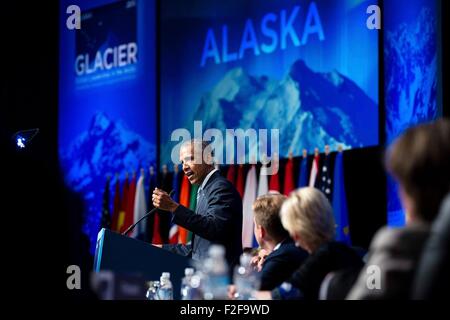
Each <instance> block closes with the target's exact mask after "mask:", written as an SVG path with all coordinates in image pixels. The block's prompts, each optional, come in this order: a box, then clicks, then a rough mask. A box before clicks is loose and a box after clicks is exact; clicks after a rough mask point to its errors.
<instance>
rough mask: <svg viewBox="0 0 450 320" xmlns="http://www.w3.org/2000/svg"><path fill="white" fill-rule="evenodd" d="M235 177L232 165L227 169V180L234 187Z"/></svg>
mask: <svg viewBox="0 0 450 320" xmlns="http://www.w3.org/2000/svg"><path fill="white" fill-rule="evenodd" d="M235 176H236V169H235V168H234V164H232V165H230V166H229V167H228V171H227V179H228V181H230V182H231V183H232V184H233V186H235V185H236V181H235Z"/></svg>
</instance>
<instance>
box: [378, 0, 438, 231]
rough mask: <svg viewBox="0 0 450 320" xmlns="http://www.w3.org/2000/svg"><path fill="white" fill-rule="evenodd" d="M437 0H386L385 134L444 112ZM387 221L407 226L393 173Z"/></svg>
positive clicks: (396, 133) (397, 132)
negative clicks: (441, 93) (442, 106)
mask: <svg viewBox="0 0 450 320" xmlns="http://www.w3.org/2000/svg"><path fill="white" fill-rule="evenodd" d="M438 4H439V1H437V0H414V1H406V0H396V1H385V5H384V19H385V22H384V26H385V27H384V28H385V29H384V66H385V67H384V68H385V75H384V76H385V88H384V90H385V99H386V101H385V102H386V138H387V143H388V144H389V143H391V142H392V141H393V140H394V139H395V138H397V137H398V136H399V135H400V134H401V133H402V132H404V131H405V130H406V129H407V128H409V127H412V126H414V125H417V124H419V123H423V122H428V121H431V120H434V119H436V118H437V117H438V116H440V114H441V110H440V106H441V101H440V98H439V94H438V92H439V91H440V88H439V86H440V85H441V84H440V81H439V78H440V75H439V74H440V69H439V65H440V64H439V52H438V51H439V50H438V43H439V42H440V40H439V37H440V35H439V32H438V21H437V18H436V17H438V16H439V14H440V13H439V10H438ZM387 192H388V194H387V200H388V208H387V209H388V224H389V225H391V226H402V225H404V223H405V215H404V212H403V209H402V206H401V203H400V200H399V197H398V195H397V184H396V183H395V182H394V180H393V179H392V178H391V177H388V190H387Z"/></svg>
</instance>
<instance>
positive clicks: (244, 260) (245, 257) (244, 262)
mask: <svg viewBox="0 0 450 320" xmlns="http://www.w3.org/2000/svg"><path fill="white" fill-rule="evenodd" d="M239 262H240V263H241V266H245V267H246V266H249V265H250V263H251V262H252V256H251V255H249V254H246V253H243V254H242V255H241V257H240V259H239Z"/></svg>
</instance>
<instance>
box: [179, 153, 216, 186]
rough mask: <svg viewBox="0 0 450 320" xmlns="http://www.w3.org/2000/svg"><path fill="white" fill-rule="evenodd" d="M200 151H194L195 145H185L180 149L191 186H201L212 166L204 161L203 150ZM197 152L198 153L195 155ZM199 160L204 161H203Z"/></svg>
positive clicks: (184, 169)
mask: <svg viewBox="0 0 450 320" xmlns="http://www.w3.org/2000/svg"><path fill="white" fill-rule="evenodd" d="M198 149H199V150H194V144H185V145H183V146H182V147H181V149H180V161H181V164H182V166H183V171H184V174H185V175H186V176H187V178H188V179H189V182H190V183H191V184H201V183H202V182H203V179H205V177H206V175H207V174H208V171H209V169H210V165H208V164H207V163H205V161H203V158H202V156H203V154H202V150H201V148H198ZM195 151H197V152H196V153H195ZM197 159H202V161H200V160H197ZM196 160H197V161H196ZM200 162H201V163H200Z"/></svg>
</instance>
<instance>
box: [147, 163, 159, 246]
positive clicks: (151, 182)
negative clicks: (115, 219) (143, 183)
mask: <svg viewBox="0 0 450 320" xmlns="http://www.w3.org/2000/svg"><path fill="white" fill-rule="evenodd" d="M148 174H149V175H148V197H147V199H148V200H147V204H148V205H147V210H152V209H153V208H154V206H153V200H152V195H153V190H155V188H156V187H157V186H158V181H157V178H158V176H157V174H156V172H155V167H153V166H150V167H149V168H148ZM156 214H157V212H155V213H154V214H152V215H151V216H150V217H148V218H147V222H146V228H145V229H146V234H145V237H144V241H148V242H152V241H153V229H154V227H155V216H156ZM156 223H158V221H156Z"/></svg>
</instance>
